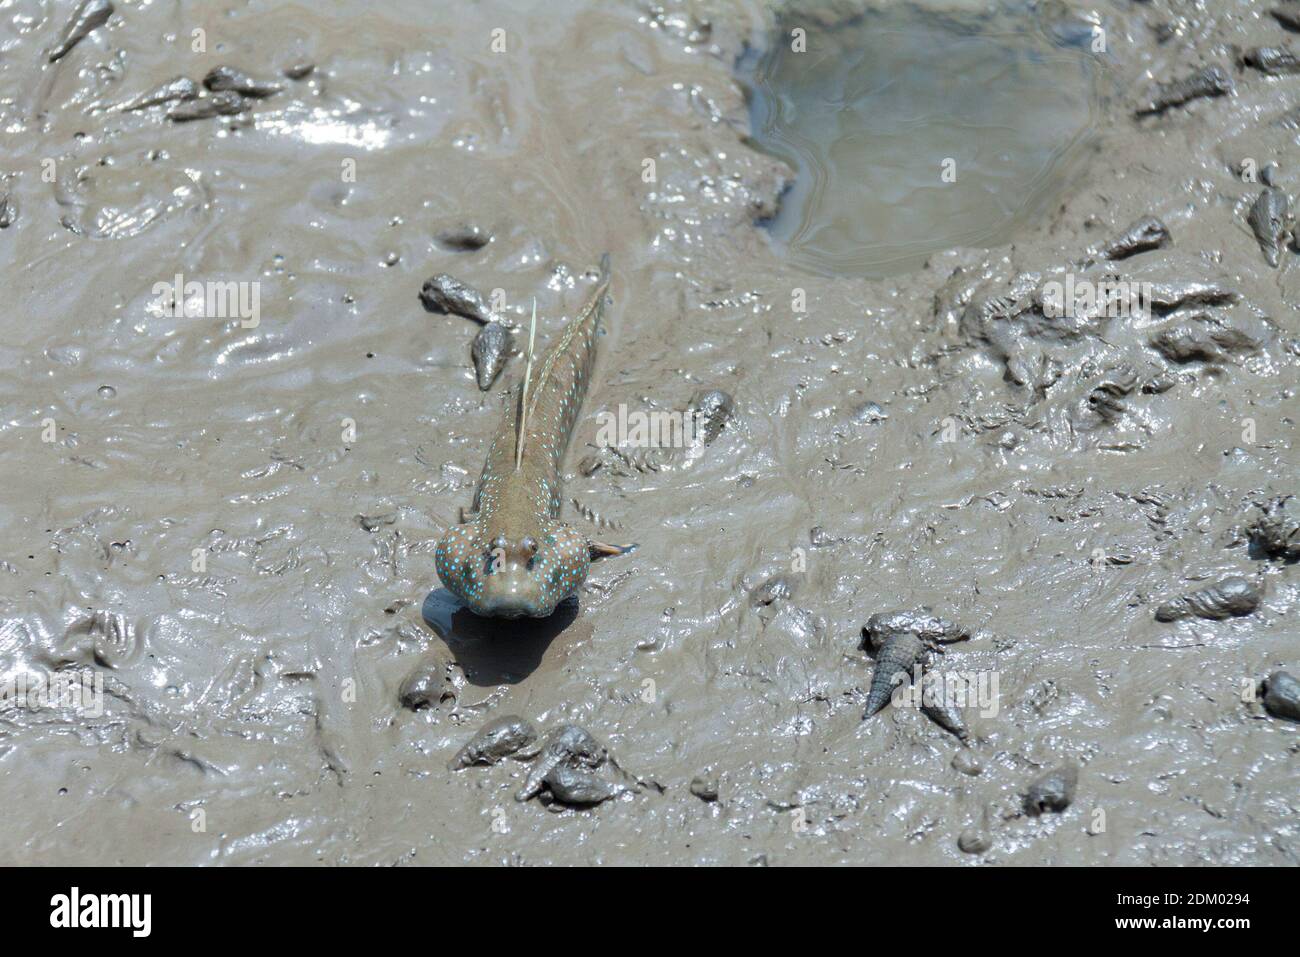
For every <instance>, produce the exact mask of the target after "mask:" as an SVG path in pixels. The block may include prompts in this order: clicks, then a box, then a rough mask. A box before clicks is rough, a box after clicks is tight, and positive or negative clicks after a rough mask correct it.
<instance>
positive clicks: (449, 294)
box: [420, 273, 495, 323]
mask: <svg viewBox="0 0 1300 957" xmlns="http://www.w3.org/2000/svg"><path fill="white" fill-rule="evenodd" d="M420 302H421V303H423V304H424V308H425V309H427V310H428V311H429V312H442V313H446V314H448V315H456V316H464V317H465V318H466V319H473V320H474V321H475V322H484V323H486V322H491V321H492V320H493V319H494V318H495V316H494V315H493V314H492V310H491V309H489V308H488V305H487V303H486V302H484V300H483V296H482V295H481V294H480V293H479V291H478V290H477V289H475V288H474V287H473V286H470V285H468V284H467V283H463V282H461V281H460V280H459V279H457V278H456V277H455V276H449V275H447V274H446V273H439V274H438V275H437V276H433V277H432V278H430V279H426V280H425V282H424V285H423V286H422V287H420Z"/></svg>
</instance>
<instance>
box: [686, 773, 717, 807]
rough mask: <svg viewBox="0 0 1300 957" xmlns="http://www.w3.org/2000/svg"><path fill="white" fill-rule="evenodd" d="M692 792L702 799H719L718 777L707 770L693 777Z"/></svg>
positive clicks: (709, 800)
mask: <svg viewBox="0 0 1300 957" xmlns="http://www.w3.org/2000/svg"><path fill="white" fill-rule="evenodd" d="M691 793H692V794H694V795H695V796H696V797H697V798H699V799H700V800H701V801H706V802H713V801H716V800H717V799H718V777H717V775H716V774H712V773H709V772H706V773H704V774H697V775H695V777H693V778H691Z"/></svg>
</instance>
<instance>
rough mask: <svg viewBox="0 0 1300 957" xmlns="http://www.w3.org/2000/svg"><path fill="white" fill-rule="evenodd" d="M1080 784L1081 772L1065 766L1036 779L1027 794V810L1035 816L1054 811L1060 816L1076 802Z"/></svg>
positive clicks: (1070, 766) (1071, 766)
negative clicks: (1075, 795)
mask: <svg viewBox="0 0 1300 957" xmlns="http://www.w3.org/2000/svg"><path fill="white" fill-rule="evenodd" d="M1078 784H1079V770H1078V768H1076V767H1074V766H1073V765H1069V764H1067V765H1064V766H1063V767H1060V768H1057V769H1056V770H1054V771H1048V772H1047V773H1046V774H1044V775H1041V776H1040V777H1038V778H1036V779H1035V780H1034V781H1033V782H1032V783H1031V784H1030V785H1029V790H1028V792H1026V794H1025V810H1026V811H1027V812H1028V813H1030V814H1034V815H1038V814H1043V813H1044V812H1046V811H1052V812H1054V813H1057V814H1059V813H1060V812H1061V811H1064V810H1065V809H1066V808H1067V807H1069V806H1070V804H1071V802H1073V801H1074V791H1075V788H1076V787H1077V786H1078Z"/></svg>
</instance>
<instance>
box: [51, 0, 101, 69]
mask: <svg viewBox="0 0 1300 957" xmlns="http://www.w3.org/2000/svg"><path fill="white" fill-rule="evenodd" d="M112 15H113V4H112V3H111V2H110V0H82V3H81V5H80V6H78V7H77V9H76V10H75V11H74V12H73V14H72V18H71V19H70V20H69V21H68V22H67V24H66V25H65V26H64V28H63V33H62V34H61V35H60V37H59V42H58V43H57V44H55V46H54V49H52V50H51V51H50V62H51V63H54V62H55V61H57V60H61V59H63V57H65V56H67V55H68V53H69V52H71V50H72V48H73V47H75V46H76V45H77V44H78V43H80V42H81V41H82V40H84V39H85V38H86V35H87V34H89V33H90V32H91V31H92V30H98V29H99V28H100V27H102V26H103V25H104V24H105V23H107V22H108V18H109V17H111V16H112Z"/></svg>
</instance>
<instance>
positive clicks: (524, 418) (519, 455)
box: [515, 296, 537, 471]
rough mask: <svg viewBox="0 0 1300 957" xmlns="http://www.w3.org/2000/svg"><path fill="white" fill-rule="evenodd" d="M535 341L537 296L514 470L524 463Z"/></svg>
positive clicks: (516, 434)
mask: <svg viewBox="0 0 1300 957" xmlns="http://www.w3.org/2000/svg"><path fill="white" fill-rule="evenodd" d="M536 341H537V297H536V296H534V297H533V318H532V321H531V322H530V323H529V325H528V360H527V361H526V362H525V363H524V385H523V388H522V389H520V390H519V414H518V415H517V416H515V470H516V471H518V470H519V469H520V468H521V467H522V466H523V464H524V434H525V433H524V428H525V427H526V426H527V424H528V385H529V383H530V382H531V381H532V378H533V344H534V343H535V342H536Z"/></svg>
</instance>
